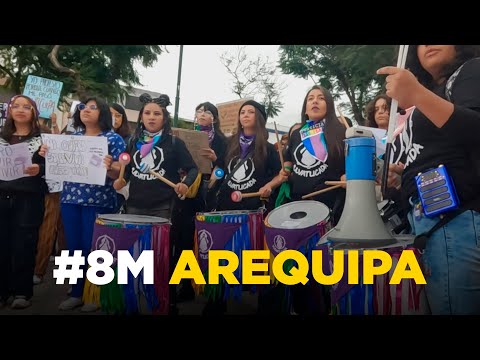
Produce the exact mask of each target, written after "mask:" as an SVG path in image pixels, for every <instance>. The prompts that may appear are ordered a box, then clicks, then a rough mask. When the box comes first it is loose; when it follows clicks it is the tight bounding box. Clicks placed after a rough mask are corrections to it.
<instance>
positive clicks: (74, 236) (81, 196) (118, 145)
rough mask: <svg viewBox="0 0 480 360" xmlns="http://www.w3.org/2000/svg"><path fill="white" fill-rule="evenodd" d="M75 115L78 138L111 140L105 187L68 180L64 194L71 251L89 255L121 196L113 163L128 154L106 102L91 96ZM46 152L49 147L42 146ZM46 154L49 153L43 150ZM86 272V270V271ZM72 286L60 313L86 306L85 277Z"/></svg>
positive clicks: (68, 244) (105, 162)
mask: <svg viewBox="0 0 480 360" xmlns="http://www.w3.org/2000/svg"><path fill="white" fill-rule="evenodd" d="M78 110H80V111H76V112H75V114H74V116H73V125H74V127H75V128H76V129H79V131H77V132H75V133H74V134H73V135H77V136H104V137H106V138H107V141H108V155H107V156H106V157H105V158H104V165H105V167H106V168H107V177H106V180H105V185H90V184H80V183H73V182H69V181H65V182H64V183H63V191H62V195H61V213H62V219H63V225H64V228H65V236H66V240H67V247H68V250H69V251H70V252H71V253H73V251H74V250H82V255H83V256H85V257H86V256H88V254H89V252H90V249H91V244H92V236H93V227H94V224H95V220H96V218H97V215H98V214H108V213H112V212H113V210H114V208H115V207H116V202H117V196H116V191H115V190H114V189H113V186H112V185H113V180H112V179H111V178H110V176H114V174H112V171H111V164H112V161H114V160H118V157H119V155H120V154H121V153H122V152H123V151H125V142H124V141H123V139H122V137H121V136H120V135H118V134H116V133H115V132H113V131H112V114H111V112H110V108H109V106H108V104H107V103H106V102H105V101H103V100H102V99H99V98H96V97H90V98H88V99H87V100H86V101H85V102H83V103H81V104H79V105H78ZM42 150H46V146H45V145H43V146H42ZM43 155H45V151H43ZM85 270H86V269H85V268H84V272H85V273H86V271H85ZM85 275H86V274H84V276H83V278H81V279H79V280H77V283H76V284H73V285H72V292H71V294H70V295H71V297H70V298H69V299H67V300H65V301H64V302H62V303H61V304H60V306H59V309H60V310H71V309H73V308H75V307H78V306H80V305H82V295H83V288H84V278H85Z"/></svg>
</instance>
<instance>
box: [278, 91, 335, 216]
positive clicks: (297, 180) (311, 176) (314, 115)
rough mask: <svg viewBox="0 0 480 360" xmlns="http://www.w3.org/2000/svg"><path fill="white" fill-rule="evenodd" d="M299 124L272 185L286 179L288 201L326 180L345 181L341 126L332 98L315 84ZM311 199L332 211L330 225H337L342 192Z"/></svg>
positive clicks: (306, 100)
mask: <svg viewBox="0 0 480 360" xmlns="http://www.w3.org/2000/svg"><path fill="white" fill-rule="evenodd" d="M301 123H302V127H301V128H300V129H296V130H294V131H293V132H292V135H291V136H290V139H289V142H288V146H287V151H286V152H285V156H284V160H285V163H284V168H283V169H282V170H281V172H280V174H279V176H277V178H275V179H274V181H273V182H272V184H273V185H274V186H278V185H280V184H281V183H282V182H284V181H287V180H288V181H289V184H290V187H291V194H290V195H291V199H292V201H298V200H301V199H302V196H303V195H306V194H309V193H312V192H314V191H317V190H321V189H323V188H326V187H328V186H326V185H325V181H327V180H339V179H341V180H345V154H344V150H345V147H344V142H343V140H344V139H345V127H344V126H343V125H342V124H341V123H340V122H339V121H338V120H337V116H336V114H335V106H334V102H333V97H332V95H331V94H330V92H329V91H328V90H327V89H325V88H323V87H321V86H318V85H315V86H313V87H312V88H311V89H310V90H309V91H308V93H307V95H306V96H305V99H304V101H303V106H302V121H301ZM315 137H317V138H315ZM318 137H320V139H318ZM311 199H312V200H317V201H320V202H322V203H324V204H325V205H327V206H328V207H329V208H330V209H331V210H332V217H331V219H332V223H333V224H332V225H335V224H336V223H337V222H338V220H339V219H340V216H341V214H342V211H343V205H344V203H345V189H342V188H337V189H335V190H332V191H328V192H325V193H323V194H320V195H317V196H315V197H313V198H311Z"/></svg>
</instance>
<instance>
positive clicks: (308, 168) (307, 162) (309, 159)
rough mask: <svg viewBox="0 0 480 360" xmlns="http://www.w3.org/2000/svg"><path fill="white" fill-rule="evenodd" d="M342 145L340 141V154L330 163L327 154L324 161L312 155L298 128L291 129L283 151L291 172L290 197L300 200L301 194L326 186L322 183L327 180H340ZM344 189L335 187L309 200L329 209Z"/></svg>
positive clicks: (342, 170)
mask: <svg viewBox="0 0 480 360" xmlns="http://www.w3.org/2000/svg"><path fill="white" fill-rule="evenodd" d="M343 149H344V145H343V141H342V151H341V156H340V158H339V159H337V160H336V161H335V162H334V164H332V162H333V161H332V160H331V156H330V154H329V156H328V158H327V161H326V162H325V163H324V162H323V161H321V160H318V159H317V158H315V157H314V156H312V155H311V154H310V153H309V152H308V151H307V149H306V148H305V146H304V145H303V143H302V140H301V137H300V129H296V130H294V131H293V133H292V136H291V137H290V140H289V143H288V148H287V150H286V151H285V158H284V160H285V161H291V162H292V163H293V165H292V174H291V175H290V178H289V183H290V187H291V193H290V195H291V197H292V200H293V201H298V200H302V196H303V195H306V194H309V193H312V192H314V191H317V190H321V189H323V188H326V187H328V186H327V185H325V184H324V182H325V181H327V180H340V177H341V176H342V175H343V174H345V157H344V150H343ZM344 196H345V190H344V189H341V188H340V189H335V190H332V191H328V192H326V193H323V194H320V195H317V196H315V197H313V198H310V199H309V200H317V201H320V202H322V203H324V204H325V205H327V206H328V207H329V208H330V209H333V207H334V205H335V202H336V200H337V198H338V197H344Z"/></svg>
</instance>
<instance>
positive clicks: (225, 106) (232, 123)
mask: <svg viewBox="0 0 480 360" xmlns="http://www.w3.org/2000/svg"><path fill="white" fill-rule="evenodd" d="M247 100H249V99H240V100H234V101H229V102H226V103H221V104H217V109H218V116H219V117H220V129H221V130H222V132H223V133H224V134H225V136H231V135H233V134H235V133H236V132H237V125H238V111H239V110H240V107H241V106H242V105H243V103H244V102H245V101H247Z"/></svg>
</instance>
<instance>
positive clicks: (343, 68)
mask: <svg viewBox="0 0 480 360" xmlns="http://www.w3.org/2000/svg"><path fill="white" fill-rule="evenodd" d="M397 52H398V46H397V45H282V46H280V61H279V66H280V68H281V69H282V71H283V73H285V74H292V75H295V76H297V77H302V78H307V77H310V78H312V79H313V80H314V82H315V83H316V84H319V85H321V86H323V87H325V88H327V89H328V90H330V91H331V92H332V94H333V96H334V98H335V99H338V98H339V97H340V96H341V95H343V94H345V95H347V97H348V99H349V101H350V104H349V105H347V104H339V105H340V107H341V108H345V109H347V110H348V111H351V112H352V113H353V115H354V117H355V120H356V121H357V122H358V123H359V124H363V123H364V117H363V110H364V107H365V106H366V104H367V103H368V102H369V101H370V100H371V99H373V97H375V96H376V95H377V94H379V93H381V92H384V89H383V83H384V80H385V77H384V76H379V75H377V74H376V70H377V69H378V68H380V67H382V66H387V65H395V64H396V57H397Z"/></svg>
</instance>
